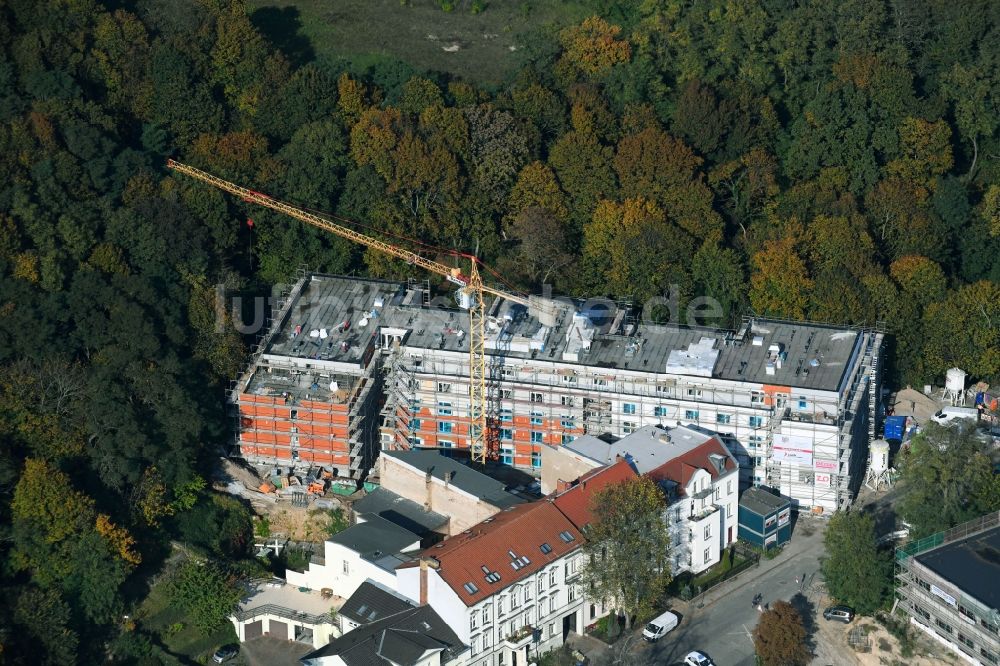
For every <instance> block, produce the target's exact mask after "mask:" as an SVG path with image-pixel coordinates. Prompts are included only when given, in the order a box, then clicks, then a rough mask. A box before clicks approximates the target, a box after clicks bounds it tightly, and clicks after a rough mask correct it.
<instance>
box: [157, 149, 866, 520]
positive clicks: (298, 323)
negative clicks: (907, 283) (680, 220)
mask: <svg viewBox="0 0 1000 666" xmlns="http://www.w3.org/2000/svg"><path fill="white" fill-rule="evenodd" d="M168 166H169V167H170V168H172V169H174V170H176V171H179V172H181V173H184V174H187V175H189V176H191V177H193V178H195V179H198V180H200V181H202V182H204V183H207V184H209V185H211V186H213V187H216V188H218V189H220V190H223V191H225V192H229V193H230V194H233V195H236V196H239V197H241V198H242V199H243V200H244V201H247V202H250V203H255V204H258V205H260V206H263V207H266V208H269V209H272V210H275V211H277V212H280V213H283V214H286V215H288V216H290V217H293V218H295V219H298V220H300V221H302V222H304V223H307V224H310V225H312V226H314V227H317V228H319V229H322V230H324V231H327V232H329V233H332V234H335V235H337V236H340V237H342V238H345V239H347V240H350V241H352V242H354V243H357V244H359V245H362V246H365V247H367V248H369V249H370V250H373V251H376V252H379V253H382V254H385V255H388V256H390V257H395V258H397V259H402V260H404V261H406V262H407V263H408V264H409V265H411V266H412V267H413V268H414V270H415V271H417V270H423V271H425V272H427V273H430V274H436V275H438V276H440V277H441V278H443V280H441V283H444V282H445V281H447V283H451V284H453V285H456V286H457V287H458V289H457V290H456V291H454V292H443V293H440V294H439V293H433V291H432V288H431V284H430V283H429V282H428V281H423V282H421V281H417V280H409V281H407V282H405V283H404V282H393V281H383V280H374V279H362V278H354V277H338V276H332V275H322V274H305V275H303V276H302V278H301V279H299V280H298V281H297V282H296V283H295V284H294V285H293V286H292V288H291V289H290V290H289V291H288V292H287V293H285V294H282V295H281V297H280V298H278V299H276V302H275V303H274V310H273V311H272V313H271V316H270V318H269V320H268V321H267V322H266V327H265V332H264V333H263V335H262V336H261V339H260V342H259V344H258V346H257V347H256V349H255V351H254V353H253V354H252V357H251V361H250V363H249V365H248V367H247V369H246V370H245V372H244V373H243V374H242V375H241V376H240V377H239V378H238V379H237V380H236V381H235V383H234V384H233V386H232V387H231V389H230V390H229V393H228V396H227V402H228V404H229V405H231V407H232V411H233V415H234V416H235V417H236V419H237V427H236V437H235V439H234V446H233V450H232V451H231V452H230V455H232V456H234V457H239V458H242V459H244V460H246V461H247V462H249V463H251V464H254V465H256V466H258V467H260V468H261V469H262V471H264V473H263V474H262V476H263V477H264V478H271V479H273V481H274V485H277V484H279V483H282V481H281V480H282V479H284V480H285V481H287V482H288V483H296V484H298V485H302V486H306V488H302V489H303V490H308V491H309V492H315V493H317V494H319V493H322V492H323V491H324V489H325V488H326V487H327V485H329V484H331V483H332V484H336V483H340V484H341V485H342V486H347V487H352V486H353V487H357V486H360V484H361V483H362V482H363V481H364V480H365V479H366V478H367V477H368V475H369V474H370V473H371V472H372V470H373V465H374V462H375V459H376V458H377V456H378V454H379V452H380V451H381V450H407V449H434V450H438V451H441V452H443V453H445V454H448V455H459V454H461V455H468V456H469V457H470V458H471V459H472V460H474V461H476V462H480V463H486V462H487V461H493V462H498V463H500V464H502V465H508V466H511V467H514V468H517V469H520V470H524V471H527V472H529V473H531V474H533V475H534V476H541V467H542V464H543V461H542V449H543V447H559V446H563V445H565V444H567V443H569V442H572V441H573V440H574V439H575V438H577V437H579V436H581V435H585V434H586V435H593V436H601V437H611V438H618V437H624V436H626V435H629V434H631V433H633V432H635V431H636V430H637V429H638V428H640V427H642V426H647V425H661V424H662V425H668V424H670V425H672V424H676V425H682V424H683V425H687V426H690V427H693V428H699V429H702V430H704V431H705V432H711V433H717V434H719V436H720V438H721V439H722V440H723V441H724V442H725V444H726V446H727V447H728V449H729V450H730V452H731V453H732V454H733V455H734V456H735V457H736V459H737V461H738V462H739V465H740V481H741V486H743V487H749V486H751V485H752V486H758V485H767V486H770V487H773V488H775V489H777V490H779V491H780V492H781V493H782V494H783V495H786V496H788V497H790V498H791V499H792V502H793V505H794V506H795V507H796V508H798V509H805V510H810V511H813V512H815V513H823V512H829V511H835V510H837V509H841V508H845V507H846V506H847V505H848V504H849V503H850V502H851V500H852V498H853V497H854V496H855V495H856V493H857V491H858V489H859V487H860V485H861V482H862V480H863V479H864V478H865V476H866V474H867V461H868V459H869V456H868V447H869V444H870V443H871V442H872V441H873V440H874V439H875V433H876V429H877V426H878V424H877V423H876V421H877V420H878V417H879V412H878V405H879V402H880V399H881V383H882V382H881V362H880V356H881V348H882V343H883V338H884V331H883V329H882V327H881V326H878V325H876V326H874V327H870V328H867V327H847V326H837V325H826V324H819V323H806V322H793V321H779V320H773V319H764V318H753V317H745V318H744V319H743V321H742V322H741V325H740V326H739V327H738V328H737V329H736V330H722V329H717V328H705V327H698V326H683V325H679V324H659V323H651V322H650V321H648V320H645V319H643V312H642V311H641V309H640V308H634V307H632V306H631V305H629V304H622V303H617V302H614V301H611V300H608V299H590V300H586V301H583V300H573V299H569V298H552V297H550V296H549V295H545V296H537V295H525V294H519V293H516V291H514V290H506V289H499V288H496V287H493V286H491V285H488V284H486V283H485V282H484V280H483V278H482V276H481V274H480V269H485V270H487V271H489V272H490V273H492V275H493V277H494V278H497V279H499V281H500V282H503V279H502V276H500V275H498V274H497V273H495V272H494V271H491V270H490V269H488V267H486V266H484V265H483V264H482V262H480V260H479V259H478V258H477V257H476V256H473V255H467V254H461V253H453V255H454V256H453V257H452V259H451V260H450V261H452V263H453V264H459V263H464V264H467V267H468V269H467V270H466V271H463V269H462V268H460V267H459V266H458V265H448V264H445V263H441V262H439V261H437V260H435V259H431V258H428V257H426V256H424V255H423V254H420V253H419V252H416V251H412V250H408V249H406V248H404V247H401V246H399V245H397V244H393V243H390V242H387V241H385V240H381V239H378V238H375V237H373V236H369V235H366V234H364V233H361V232H359V231H358V230H356V229H354V228H352V227H351V226H349V225H350V224H351V223H350V222H349V221H346V220H337V221H334V220H332V219H329V218H328V217H321V216H319V215H316V214H314V213H312V212H309V211H305V210H302V209H299V208H296V207H294V206H292V205H290V204H287V203H284V202H282V201H279V200H277V199H274V198H272V197H270V196H268V195H265V194H261V193H260V192H256V191H254V190H251V189H248V188H245V187H242V186H240V185H237V184H234V183H230V182H228V181H225V180H223V179H221V178H218V177H217V176H214V175H212V174H209V173H206V172H204V171H201V170H199V169H197V168H195V167H192V166H188V165H184V164H180V163H178V162H175V161H173V160H170V161H168ZM339 222H343V223H339ZM268 468H270V469H268ZM261 489H262V490H265V491H266V490H269V487H267V486H266V485H265V486H262V488H261ZM297 494H303V493H297Z"/></svg>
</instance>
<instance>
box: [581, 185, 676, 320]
mask: <svg viewBox="0 0 1000 666" xmlns="http://www.w3.org/2000/svg"><path fill="white" fill-rule="evenodd" d="M693 252H694V242H693V240H692V239H691V238H690V237H689V236H688V235H687V234H686V233H685V232H684V231H683V230H682V229H680V228H679V227H678V226H677V225H675V224H673V223H671V222H670V221H669V220H668V219H667V217H666V215H665V214H664V212H663V210H662V209H661V208H660V207H659V206H657V205H656V204H655V203H654V202H652V201H649V200H647V199H626V200H625V201H624V202H622V203H617V202H614V201H607V200H604V201H601V202H600V203H598V205H597V208H596V209H595V210H594V217H593V219H592V220H591V221H590V222H589V223H587V225H586V226H585V227H584V230H583V256H584V258H585V260H586V263H587V266H588V267H590V269H591V270H592V271H593V273H592V275H591V281H592V285H591V289H592V290H596V291H598V293H599V292H601V291H604V292H606V293H610V294H615V295H619V296H625V295H632V296H634V297H636V298H638V299H641V300H645V299H648V298H650V297H653V296H664V295H666V294H667V292H668V290H669V288H670V285H671V284H681V283H685V284H686V283H687V274H688V272H687V270H686V268H687V266H688V262H689V261H690V256H691V254H692V253H693Z"/></svg>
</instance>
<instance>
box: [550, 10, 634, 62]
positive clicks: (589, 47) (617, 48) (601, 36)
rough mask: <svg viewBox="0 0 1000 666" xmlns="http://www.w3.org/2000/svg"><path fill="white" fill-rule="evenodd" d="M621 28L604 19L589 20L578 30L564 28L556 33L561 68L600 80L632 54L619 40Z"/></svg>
mask: <svg viewBox="0 0 1000 666" xmlns="http://www.w3.org/2000/svg"><path fill="white" fill-rule="evenodd" d="M621 31H622V29H621V27H619V26H617V25H611V24H610V23H608V22H607V21H605V20H604V19H602V18H600V17H597V16H591V17H590V18H587V19H584V21H583V23H581V24H580V25H577V26H570V27H568V28H564V29H563V30H562V31H561V32H560V33H559V43H560V44H562V47H563V56H562V58H561V59H560V63H559V64H560V66H562V67H566V68H571V69H575V70H578V71H580V72H582V73H583V74H585V75H587V76H593V77H600V76H603V75H605V74H607V73H608V72H609V71H610V70H611V68H612V67H613V66H615V65H616V64H618V63H623V62H627V61H628V59H629V57H631V54H632V48H631V45H630V44H629V43H628V41H626V40H622V39H618V35H619V34H620V33H621Z"/></svg>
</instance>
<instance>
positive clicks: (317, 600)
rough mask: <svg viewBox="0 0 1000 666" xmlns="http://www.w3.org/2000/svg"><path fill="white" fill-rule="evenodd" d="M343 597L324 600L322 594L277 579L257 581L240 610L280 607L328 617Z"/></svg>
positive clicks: (252, 585)
mask: <svg viewBox="0 0 1000 666" xmlns="http://www.w3.org/2000/svg"><path fill="white" fill-rule="evenodd" d="M342 602H343V598H342V597H333V598H331V599H324V598H323V596H322V594H321V593H320V592H317V591H314V590H306V591H303V590H301V589H300V588H298V587H296V586H295V585H289V584H287V583H285V582H284V581H283V580H281V579H279V578H276V579H274V580H271V581H257V582H254V583H252V584H251V585H250V588H249V590H248V593H247V595H246V596H245V597H244V598H243V599H242V600H241V601H240V604H239V610H241V611H249V610H253V609H255V608H260V607H261V606H268V605H273V606H280V607H282V608H288V609H291V610H294V611H298V612H301V613H308V614H309V615H327V614H328V613H329V612H330V609H332V608H336V607H337V605H338V603H342ZM331 621H332V620H331Z"/></svg>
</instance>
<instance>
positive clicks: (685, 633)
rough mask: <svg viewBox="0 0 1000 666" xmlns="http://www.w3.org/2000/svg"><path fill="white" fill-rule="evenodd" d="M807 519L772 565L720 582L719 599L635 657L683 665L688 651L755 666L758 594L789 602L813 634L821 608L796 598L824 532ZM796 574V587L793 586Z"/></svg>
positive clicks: (695, 608)
mask: <svg viewBox="0 0 1000 666" xmlns="http://www.w3.org/2000/svg"><path fill="white" fill-rule="evenodd" d="M806 520H808V521H809V523H810V524H808V525H804V524H803V523H801V522H800V523H799V524H798V525H796V534H793V537H792V542H791V543H790V544H789V546H787V547H786V552H785V553H783V554H782V555H781V556H779V557H778V558H776V559H775V560H773V561H770V562H769V561H767V560H762V561H761V564H760V566H759V567H758V568H757V569H751V570H750V571H748V572H746V573H744V574H743V575H742V576H740V577H738V578H737V579H736V580H734V581H732V582H730V583H728V584H725V583H724V584H723V586H724V587H723V591H722V592H721V596H719V597H718V598H715V599H707V600H706V601H704V602H702V603H699V602H695V603H694V604H693V605H692V606H691V608H690V609H689V610H688V613H687V616H685V617H682V618H681V623H680V626H678V627H677V629H675V630H674V631H672V632H670V633H669V634H668V635H667V636H665V637H664V638H662V639H661V640H660V641H658V642H657V643H654V644H647V643H642V644H641V645H637V646H636V648H635V651H636V655H637V656H644V657H646V658H647V659H646V660H643V661H647V663H648V662H652V663H654V664H675V663H680V662H682V661H683V659H684V655H686V654H687V653H688V652H690V651H691V650H701V651H702V652H704V653H706V654H707V655H708V656H710V657H711V658H712V660H713V661H714V662H715V664H716V665H717V666H753V664H754V650H753V642H752V640H751V638H750V633H751V632H752V631H753V628H754V627H755V626H757V619H758V617H759V615H760V613H759V611H758V610H757V609H756V608H754V607H753V606H752V605H751V601H752V599H753V596H754V594H756V593H757V592H760V593H761V594H762V595H763V598H764V603H765V604H766V603H771V602H774V601H775V600H778V599H783V600H785V601H791V602H792V604H793V605H795V606H796V607H797V608H798V609H799V612H800V613H802V615H803V618H804V619H805V621H806V629H807V632H809V633H810V634H811V633H813V632H812V631H810V630H811V628H812V626H813V624H814V623H815V621H816V619H815V618H816V617H817V616H818V615H819V614H820V613H822V609H816V608H814V607H813V606H812V604H810V602H809V601H808V600H807V599H806V596H805V595H804V594H800V587H802V588H803V591H805V592H808V591H809V590H810V589H811V586H812V585H814V583H815V582H816V579H817V578H818V577H819V558H820V556H821V555H822V554H823V535H822V532H823V531H822V529H819V527H821V525H822V524H821V523H819V522H818V521H816V519H808V518H807V519H806ZM807 532H811V533H808V534H807ZM769 566H771V568H768V567H769ZM803 573H805V574H806V582H805V585H804V586H803V585H802V583H801V580H802V578H801V577H802V574H803ZM796 576H798V577H799V581H800V583H799V584H796V582H795V578H796ZM699 606H701V607H699ZM820 621H822V620H820ZM650 657H651V659H650ZM637 661H641V659H637Z"/></svg>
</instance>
